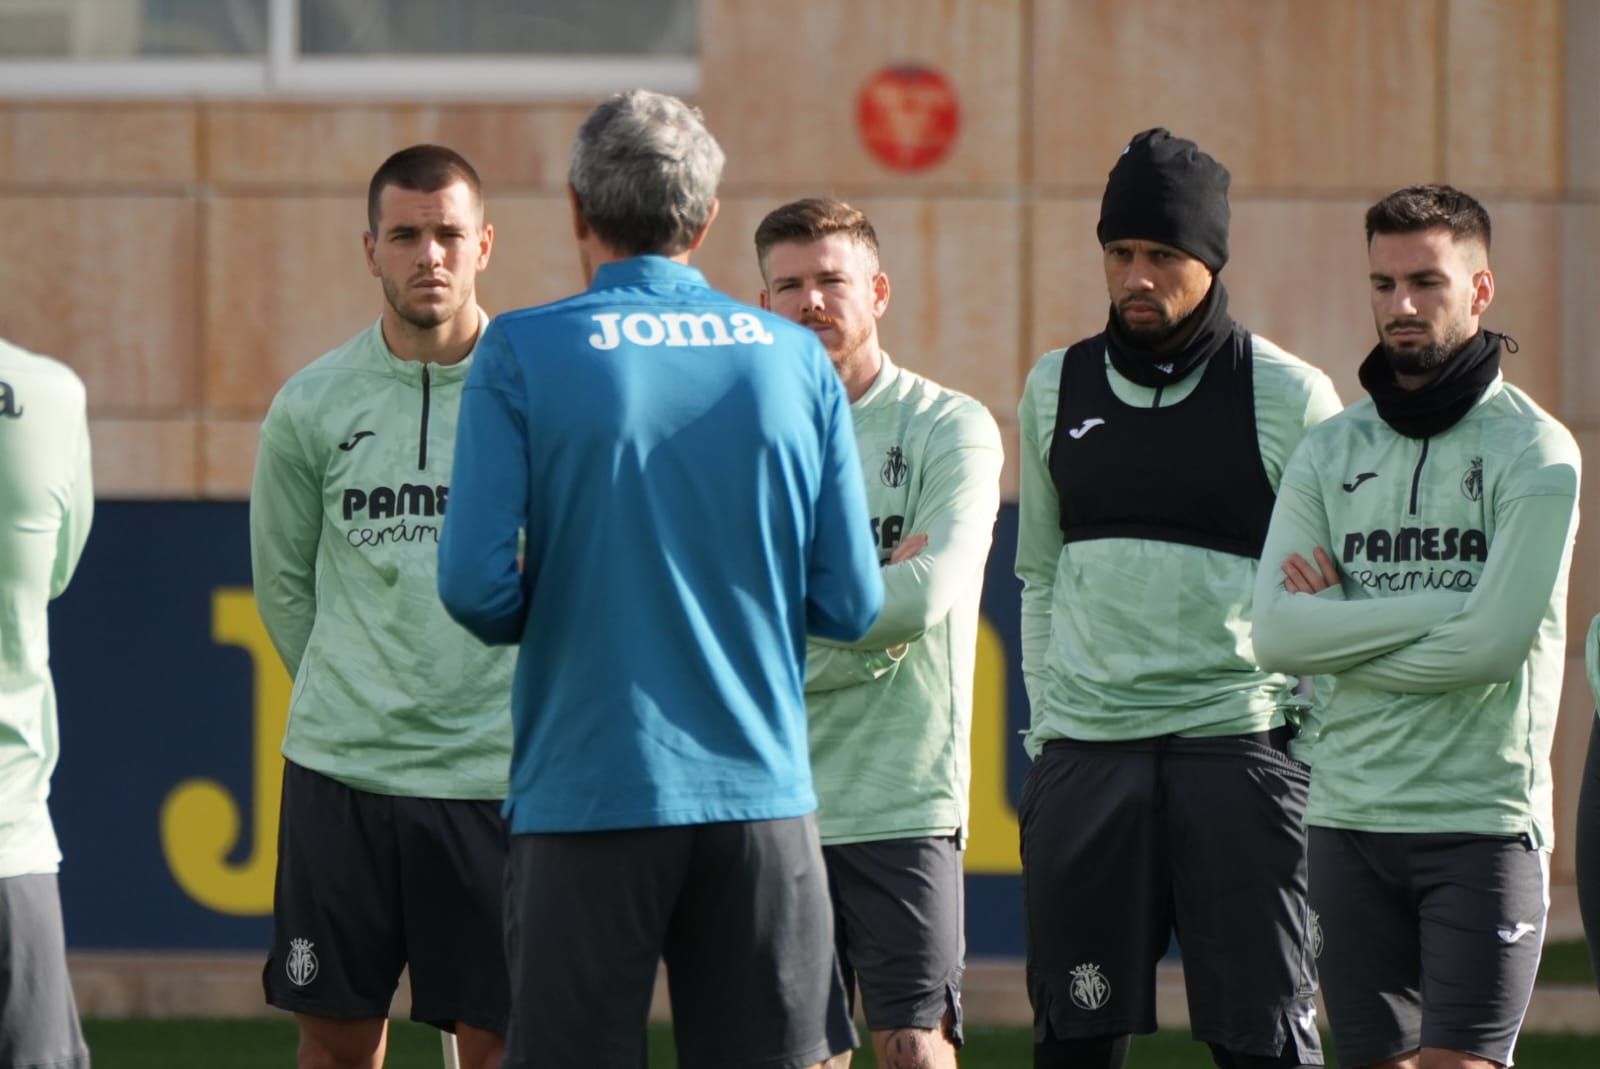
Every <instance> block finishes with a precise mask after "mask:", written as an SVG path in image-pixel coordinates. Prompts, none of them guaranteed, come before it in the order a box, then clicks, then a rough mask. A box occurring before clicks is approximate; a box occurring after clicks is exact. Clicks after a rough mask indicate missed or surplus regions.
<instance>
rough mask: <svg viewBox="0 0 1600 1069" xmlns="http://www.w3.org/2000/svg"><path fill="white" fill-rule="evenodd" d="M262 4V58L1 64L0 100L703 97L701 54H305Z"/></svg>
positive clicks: (292, 14) (290, 9)
mask: <svg viewBox="0 0 1600 1069" xmlns="http://www.w3.org/2000/svg"><path fill="white" fill-rule="evenodd" d="M266 5H267V8H266V12H267V51H266V54H265V55H264V56H249V57H233V56H229V57H218V58H208V57H207V58H194V57H165V56H151V57H148V58H134V59H107V60H101V59H43V60H35V59H30V60H0V98H8V99H17V98H33V99H53V100H61V99H73V98H106V97H116V98H118V99H130V100H141V99H156V98H171V97H206V98H217V97H220V98H241V97H242V98H250V99H263V98H283V99H297V98H298V99H304V98H317V99H328V98H338V99H355V100H415V99H418V98H422V99H429V100H435V99H452V100H508V99H509V100H514V99H525V98H527V97H539V98H541V99H550V98H569V99H588V98H593V97H595V96H599V95H602V94H605V93H610V92H615V91H617V90H621V89H628V88H632V87H634V86H639V85H644V86H649V87H650V88H651V89H655V90H657V91H659V92H663V93H672V94H674V95H677V96H693V95H695V94H696V93H697V92H698V91H699V89H700V61H699V57H698V56H696V57H692V58H682V57H654V56H639V57H630V56H580V55H573V56H526V57H523V56H476V57H474V56H471V55H463V56H456V55H442V56H383V57H364V56H349V57H338V58H335V57H328V56H307V55H305V54H303V53H301V51H300V49H299V46H298V44H297V41H298V40H299V17H300V12H299V6H300V0H266Z"/></svg>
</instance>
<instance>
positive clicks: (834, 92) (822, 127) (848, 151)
mask: <svg viewBox="0 0 1600 1069" xmlns="http://www.w3.org/2000/svg"><path fill="white" fill-rule="evenodd" d="M1024 6H1025V5H1023V4H1022V3H1021V2H1020V0H876V2H874V3H870V4H863V3H857V2H854V0H812V2H810V3H806V4H798V5H780V4H759V3H749V2H748V0H702V3H701V5H700V24H701V30H700V40H701V49H702V53H701V65H702V72H703V73H702V87H703V91H702V93H701V94H700V96H699V98H698V99H699V101H700V102H701V104H702V105H703V106H704V108H705V110H706V118H707V121H708V123H709V124H710V127H711V130H712V132H713V133H715V134H716V135H717V138H718V140H719V141H720V142H721V143H722V146H723V148H724V149H726V150H727V153H728V171H727V176H728V181H729V186H730V190H731V189H733V188H736V187H743V186H745V185H749V184H762V185H767V184H771V183H782V184H783V185H784V186H786V187H789V188H793V189H796V190H797V192H796V193H795V194H794V196H805V195H807V194H808V193H829V192H834V191H836V190H839V189H841V188H845V187H848V188H851V189H854V188H858V187H863V186H866V187H871V188H875V189H883V190H885V191H895V192H899V191H903V190H906V189H908V188H913V189H914V188H916V187H918V186H921V185H939V186H948V185H951V184H972V183H981V184H992V183H1009V182H1014V181H1016V180H1017V179H1018V177H1019V170H1018V167H1019V148H1020V130H1019V123H1020V119H1021V116H1022V114H1023V102H1022V85H1023V63H1022V62H1021V57H1022V48H1023V33H1024V27H1023V21H1022V12H1023V9H1024ZM904 63H910V64H916V65H921V66H929V67H933V68H935V69H937V70H939V71H940V72H941V73H942V74H943V75H944V76H945V78H946V79H948V80H949V81H950V83H951V84H952V85H953V87H954V89H955V93H956V95H957V98H958V100H959V102H960V107H961V120H960V127H959V132H958V135H957V138H956V141H955V144H954V145H953V147H952V148H951V151H950V155H949V156H947V157H946V158H945V159H944V160H943V162H941V163H939V164H937V165H935V166H933V167H931V168H930V169H928V170H926V171H921V172H915V173H910V174H907V173H903V172H899V171H894V170H890V169H889V168H887V167H885V166H883V165H882V164H880V163H879V162H878V161H877V160H876V159H875V158H874V157H873V156H872V155H871V154H870V153H869V152H868V151H867V150H866V148H864V147H863V145H862V143H861V139H860V137H859V135H858V133H857V130H856V96H857V93H858V92H859V91H860V89H861V87H862V85H863V84H864V83H865V82H866V80H867V79H868V78H870V77H871V76H872V75H873V74H875V73H877V72H878V71H879V70H880V69H882V68H884V67H889V66H895V65H899V64H904Z"/></svg>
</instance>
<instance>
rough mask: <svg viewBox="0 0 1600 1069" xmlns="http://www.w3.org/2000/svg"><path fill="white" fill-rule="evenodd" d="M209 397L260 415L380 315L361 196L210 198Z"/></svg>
mask: <svg viewBox="0 0 1600 1069" xmlns="http://www.w3.org/2000/svg"><path fill="white" fill-rule="evenodd" d="M207 213H208V214H207V221H206V279H205V305H204V328H203V334H202V338H203V341H202V346H203V352H204V361H205V364H204V368H205V370H204V399H205V405H206V407H207V410H208V411H209V413H210V414H212V415H222V416H232V417H240V418H243V417H254V418H260V417H261V416H262V415H264V414H265V413H266V410H267V406H268V404H270V403H271V401H272V398H273V395H274V394H276V393H277V391H278V388H279V387H280V386H282V385H283V382H284V380H285V379H287V378H288V377H289V376H290V375H291V374H293V373H294V372H296V371H298V370H300V369H301V368H302V367H304V366H306V365H307V364H309V363H310V362H311V361H312V360H315V359H316V358H317V357H319V356H321V355H322V354H323V353H325V352H327V351H329V350H330V349H333V348H334V347H336V346H338V345H341V344H343V343H344V342H345V341H346V340H347V339H348V338H349V337H350V336H351V335H353V334H355V333H356V332H357V331H358V330H360V329H362V328H363V327H365V326H367V325H369V324H371V323H372V322H373V321H374V320H376V319H377V317H378V314H379V312H380V311H381V310H382V307H383V305H382V302H383V291H382V289H381V288H380V287H379V284H378V281H377V279H375V278H373V277H372V276H371V275H369V274H368V273H367V267H366V260H365V258H364V254H363V252H362V245H361V234H362V231H363V230H364V229H365V221H364V215H365V212H364V209H363V207H362V203H361V199H360V197H359V196H338V197H328V196H318V197H291V196H225V197H218V198H216V199H215V200H213V201H212V202H211V203H210V204H209V205H208V206H207Z"/></svg>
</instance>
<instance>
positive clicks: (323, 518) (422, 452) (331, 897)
mask: <svg viewBox="0 0 1600 1069" xmlns="http://www.w3.org/2000/svg"><path fill="white" fill-rule="evenodd" d="M367 204H368V213H369V220H368V225H369V229H368V230H367V232H366V233H364V234H363V235H362V241H363V245H364V247H365V250H366V260H367V268H368V270H369V271H370V272H371V273H372V275H373V276H374V277H375V278H377V279H378V280H379V282H380V284H381V286H382V289H383V295H384V305H383V312H382V316H381V317H380V318H379V320H378V321H377V322H376V323H374V324H373V325H372V326H371V327H368V328H367V329H366V330H364V331H362V332H361V333H360V334H358V335H356V336H355V337H354V338H352V339H351V340H350V341H348V342H346V343H345V344H344V345H342V346H340V347H339V348H337V349H335V350H333V351H332V352H330V353H328V354H327V355H326V356H323V357H321V358H320V359H318V360H316V361H314V362H313V363H312V364H311V365H309V366H308V367H306V368H305V369H303V370H302V371H300V372H297V373H296V374H295V375H294V376H293V377H291V378H290V379H289V381H288V382H287V383H285V384H284V386H283V389H282V390H280V391H279V393H278V396H277V397H276V398H275V399H274V400H273V402H272V408H271V410H270V411H269V412H268V413H267V418H266V421H265V422H264V423H263V424H262V428H261V447H260V451H259V453H258V455H257V459H256V472H255V483H254V485H253V487H252V489H251V494H250V550H251V562H252V568H253V572H254V576H255V590H256V601H257V604H258V606H259V607H260V610H261V619H262V622H263V623H265V624H266V626H267V632H268V634H269V635H270V636H271V637H272V641H273V644H274V645H275V646H276V647H277V650H278V653H279V655H280V656H282V658H283V662H284V665H285V666H286V667H287V668H288V669H289V673H290V674H291V675H292V676H293V677H294V680H295V687H294V695H293V697H292V699H291V704H290V708H289V725H288V730H287V731H286V732H285V735H284V740H283V755H284V758H285V767H284V783H283V808H282V816H281V821H280V826H279V841H278V872H277V882H276V886H275V893H274V896H273V898H274V906H273V942H272V950H271V952H270V955H269V957H268V959H267V965H266V969H265V971H264V973H263V984H264V986H265V989H266V995H267V1001H268V1002H270V1003H272V1004H273V1005H275V1006H279V1007H281V1008H283V1009H287V1010H292V1011H294V1013H295V1019H296V1021H297V1022H298V1024H299V1026H300V1053H299V1059H300V1066H301V1069H325V1067H329V1069H357V1067H360V1069H370V1067H376V1066H378V1065H381V1064H382V1062H383V1054H384V1046H385V1036H386V1031H385V1029H386V1018H387V1015H388V1010H389V1004H390V1001H391V999H392V997H393V995H394V991H395V987H396V984H397V983H398V981H399V977H400V972H401V970H402V968H404V967H406V966H408V965H409V967H410V971H411V994H412V1010H411V1015H412V1017H413V1018H414V1019H416V1020H420V1021H426V1022H428V1023H430V1024H433V1025H435V1026H436V1027H438V1028H441V1029H444V1030H446V1031H450V1032H454V1033H455V1035H456V1038H457V1043H458V1048H459V1051H460V1057H461V1062H462V1065H463V1066H464V1067H465V1069H489V1067H491V1066H498V1065H499V1062H500V1057H501V1053H502V1050H503V1047H504V1041H503V1038H502V1037H503V1036H504V1034H505V1030H506V1018H507V1014H508V1013H509V1001H510V994H509V982H508V979H507V975H506V967H505V956H504V948H503V946H502V943H501V909H500V899H501V890H500V880H501V873H502V869H503V867H504V862H505V826H504V823H503V821H502V820H501V818H500V813H499V809H500V803H501V800H502V799H504V797H505V794H506V773H507V767H508V764H509V761H510V752H511V722H510V712H509V707H510V698H511V673H512V668H513V662H514V655H513V653H512V652H511V651H508V650H497V649H490V648H489V647H487V646H485V645H484V644H483V643H481V642H479V641H478V640H477V639H476V638H474V637H473V636H472V635H470V634H468V633H467V632H466V631H465V630H463V629H462V628H461V627H460V626H458V625H457V624H456V623H455V622H454V621H452V620H451V619H450V618H449V616H448V615H447V614H446V613H445V611H444V608H443V606H441V605H440V604H439V599H438V595H437V592H436V589H435V579H434V574H435V570H436V560H437V543H438V540H439V530H440V525H441V524H442V523H443V522H444V521H443V517H444V512H445V505H446V501H447V499H448V495H449V492H450V485H449V482H450V468H451V460H452V454H453V450H454V448H455V429H456V417H457V409H458V407H459V404H460V400H461V392H462V387H463V385H464V384H465V382H466V379H467V373H468V371H469V370H470V369H471V367H472V363H473V352H474V347H475V345H476V344H477V341H478V338H479V335H480V332H481V331H482V329H483V327H484V325H485V324H486V323H487V321H488V317H487V316H486V315H485V314H484V313H483V311H482V310H481V309H480V308H479V307H478V302H477V297H476V279H477V275H478V272H479V271H482V270H483V269H484V268H486V267H487V266H488V265H489V255H490V251H491V248H492V245H493V241H494V229H493V227H492V226H490V225H489V224H487V223H485V222H484V219H483V200H482V194H481V192H480V186H479V181H478V176H477V173H476V172H475V171H474V170H473V169H472V165H471V164H469V163H468V162H467V161H466V160H465V159H463V158H462V157H461V156H460V155H459V154H457V153H456V152H453V151H452V150H450V149H448V148H444V147H442V146H437V145H416V146H412V147H411V148H407V149H403V150H401V151H400V152H397V153H395V154H394V155H393V156H391V157H389V159H388V160H386V161H385V162H384V163H383V165H382V166H381V167H379V168H378V170H377V172H376V173H375V174H374V175H373V176H372V181H371V183H370V186H369V193H368V198H367Z"/></svg>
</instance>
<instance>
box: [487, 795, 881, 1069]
mask: <svg viewBox="0 0 1600 1069" xmlns="http://www.w3.org/2000/svg"><path fill="white" fill-rule="evenodd" d="M506 946H507V951H508V954H509V956H510V959H511V986H512V993H513V1004H514V1006H515V1012H514V1014H513V1016H512V1020H511V1032H510V1035H509V1036H508V1037H507V1040H506V1059H505V1066H504V1069H530V1067H533V1066H538V1067H540V1069H637V1067H638V1066H641V1065H643V1064H645V1024H646V1020H647V1018H648V1017H649V1012H650V996H651V993H652V991H653V989H654V986H655V979H656V966H657V963H658V962H659V961H661V960H663V959H665V961H666V965H667V985H668V992H669V994H670V996H671V1001H672V1024H673V1036H674V1039H675V1041H676V1043H677V1048H678V1064H679V1065H685V1066H695V1067H696V1069H714V1067H717V1066H728V1067H729V1069H733V1067H736V1066H737V1067H750V1066H760V1067H761V1069H799V1067H801V1066H810V1065H814V1064H816V1063H817V1062H820V1061H825V1060H826V1059H828V1058H830V1057H832V1056H833V1055H835V1054H840V1053H843V1052H844V1051H847V1050H850V1049H851V1048H852V1047H854V1046H855V1029H854V1027H853V1026H852V1025H851V1024H850V1014H849V1011H848V1009H846V1007H845V997H844V988H843V984H842V982H841V981H840V977H839V969H838V966H837V964H836V963H835V961H834V956H833V916H832V912H831V911H830V910H829V908H828V887H827V880H826V878H825V877H824V875H823V867H822V851H821V846H820V844H819V843H818V841H817V828H816V821H815V819H814V818H813V817H811V816H805V817H795V818H792V819H789V820H767V821H753V822H748V823H738V822H735V823H725V824H692V825H686V826H681V827H667V828H637V829H629V830H624V831H600V832H575V833H568V834H538V835H515V836H512V839H511V861H510V864H509V865H508V866H507V869H506Z"/></svg>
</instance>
